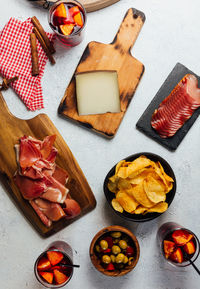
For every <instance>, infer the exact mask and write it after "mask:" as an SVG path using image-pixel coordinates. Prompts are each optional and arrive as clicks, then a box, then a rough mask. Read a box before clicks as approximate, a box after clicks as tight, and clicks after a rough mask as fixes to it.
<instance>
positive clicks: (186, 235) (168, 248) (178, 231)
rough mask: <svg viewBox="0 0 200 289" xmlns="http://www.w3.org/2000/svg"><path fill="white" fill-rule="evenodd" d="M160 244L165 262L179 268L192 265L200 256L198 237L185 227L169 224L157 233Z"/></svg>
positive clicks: (164, 225)
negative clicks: (191, 262)
mask: <svg viewBox="0 0 200 289" xmlns="http://www.w3.org/2000/svg"><path fill="white" fill-rule="evenodd" d="M157 239H158V243H159V246H160V249H161V252H162V255H163V257H164V258H165V260H166V261H167V262H168V263H170V264H172V265H174V266H178V267H186V266H188V265H190V262H189V261H188V260H187V259H188V258H189V259H191V260H192V261H193V262H194V261H195V260H196V259H197V257H198V256H199V249H200V243H199V239H198V238H197V236H196V235H195V234H194V233H193V232H191V231H190V230H188V229H186V228H184V227H183V226H181V225H179V224H177V223H174V222H168V223H165V224H163V225H162V226H161V227H160V228H159V230H158V233H157Z"/></svg>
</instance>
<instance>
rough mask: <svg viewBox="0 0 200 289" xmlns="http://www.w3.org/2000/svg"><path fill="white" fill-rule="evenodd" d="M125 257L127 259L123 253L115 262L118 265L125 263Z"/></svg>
mask: <svg viewBox="0 0 200 289" xmlns="http://www.w3.org/2000/svg"><path fill="white" fill-rule="evenodd" d="M124 257H125V256H124V254H122V253H120V254H118V255H117V256H116V259H115V262H116V263H117V264H120V263H123V261H124Z"/></svg>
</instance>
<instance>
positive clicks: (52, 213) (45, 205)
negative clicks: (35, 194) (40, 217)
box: [34, 198, 65, 221]
mask: <svg viewBox="0 0 200 289" xmlns="http://www.w3.org/2000/svg"><path fill="white" fill-rule="evenodd" d="M34 202H35V204H36V205H37V206H38V208H39V209H40V211H41V212H42V213H43V214H44V215H45V216H46V217H47V218H48V219H50V220H51V221H58V220H60V219H61V218H62V217H64V216H65V212H64V211H63V209H62V208H61V206H60V205H59V204H57V203H52V202H49V201H46V200H42V199H40V198H38V199H35V200H34Z"/></svg>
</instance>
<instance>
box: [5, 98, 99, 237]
mask: <svg viewBox="0 0 200 289" xmlns="http://www.w3.org/2000/svg"><path fill="white" fill-rule="evenodd" d="M52 134H56V136H57V137H56V141H55V147H56V148H57V149H58V155H57V158H56V163H57V164H58V165H59V166H60V167H62V168H64V169H65V170H66V171H67V172H68V174H69V182H68V184H67V187H68V189H69V190H70V194H71V196H72V198H73V199H75V200H76V201H78V203H79V204H80V206H81V209H82V212H81V215H80V216H79V217H82V216H83V215H85V214H86V213H88V212H89V211H91V210H92V209H94V208H95V206H96V200H95V198H94V195H93V193H92V191H91V188H90V187H89V185H88V183H87V180H86V178H85V176H84V174H83V172H82V170H81V169H80V167H79V165H78V163H77V161H76V160H75V158H74V156H73V154H72V152H71V151H70V149H69V147H68V146H67V144H66V143H65V141H64V140H63V138H62V136H61V135H60V133H59V132H58V130H57V129H56V127H55V126H54V124H53V123H52V122H51V120H50V119H49V117H48V116H47V115H45V114H39V115H37V116H36V117H34V118H33V119H29V120H21V119H19V118H16V117H15V116H13V115H12V114H11V113H10V112H9V110H8V107H7V105H6V103H5V101H4V99H3V96H2V94H1V93H0V176H1V180H2V182H3V184H4V185H5V187H6V188H7V190H8V192H9V193H10V196H11V197H12V198H13V199H14V201H15V202H16V204H17V205H18V206H19V207H20V209H21V210H22V212H23V213H24V215H25V217H26V218H27V219H28V220H29V221H30V222H31V223H32V225H33V226H34V227H35V229H36V230H37V231H38V232H39V233H40V234H41V235H42V236H43V237H47V236H50V235H52V234H54V233H56V232H57V231H59V230H61V229H63V228H64V227H66V226H68V225H69V224H70V223H72V222H74V221H75V220H76V219H72V220H70V221H69V220H64V219H61V220H59V221H58V222H53V224H52V226H51V227H49V228H47V227H46V226H44V225H43V223H42V222H41V221H40V219H39V217H38V216H37V214H36V213H35V211H34V210H33V208H32V207H31V206H30V205H29V202H28V201H26V200H25V199H24V198H23V197H22V195H21V193H20V191H19V190H18V188H17V187H16V185H15V183H14V181H13V175H14V173H15V171H16V170H17V163H16V156H15V150H14V145H15V144H16V143H18V140H19V138H20V137H22V136H23V135H27V136H29V135H30V136H33V137H35V138H38V139H40V140H42V139H43V138H44V137H45V136H47V135H52Z"/></svg>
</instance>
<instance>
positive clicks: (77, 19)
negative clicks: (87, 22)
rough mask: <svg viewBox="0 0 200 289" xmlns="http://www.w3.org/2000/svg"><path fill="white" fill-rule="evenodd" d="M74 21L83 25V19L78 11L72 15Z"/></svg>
mask: <svg viewBox="0 0 200 289" xmlns="http://www.w3.org/2000/svg"><path fill="white" fill-rule="evenodd" d="M74 21H75V22H76V24H77V25H78V26H80V27H83V19H82V16H81V13H80V12H79V13H78V14H76V15H75V16H74Z"/></svg>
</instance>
